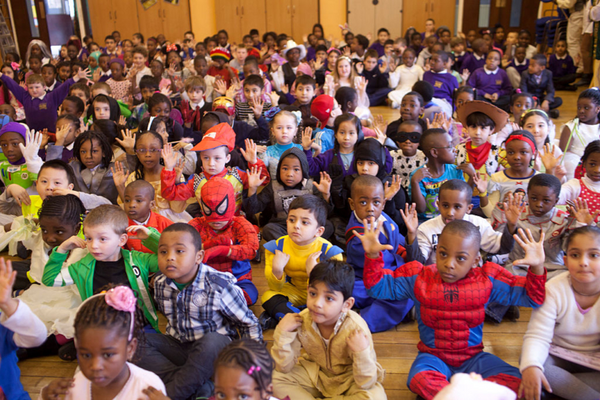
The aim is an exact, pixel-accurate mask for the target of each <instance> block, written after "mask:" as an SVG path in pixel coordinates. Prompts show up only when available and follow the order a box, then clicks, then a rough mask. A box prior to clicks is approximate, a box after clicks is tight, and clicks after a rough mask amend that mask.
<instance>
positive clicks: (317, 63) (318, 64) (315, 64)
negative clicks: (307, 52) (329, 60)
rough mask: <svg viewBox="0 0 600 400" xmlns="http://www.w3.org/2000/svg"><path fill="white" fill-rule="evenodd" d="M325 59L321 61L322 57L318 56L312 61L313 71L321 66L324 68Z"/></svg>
mask: <svg viewBox="0 0 600 400" xmlns="http://www.w3.org/2000/svg"><path fill="white" fill-rule="evenodd" d="M323 65H324V64H323V61H321V59H320V58H317V59H316V60H315V61H314V62H313V63H312V65H311V66H312V67H313V72H315V71H318V70H320V69H321V68H323Z"/></svg>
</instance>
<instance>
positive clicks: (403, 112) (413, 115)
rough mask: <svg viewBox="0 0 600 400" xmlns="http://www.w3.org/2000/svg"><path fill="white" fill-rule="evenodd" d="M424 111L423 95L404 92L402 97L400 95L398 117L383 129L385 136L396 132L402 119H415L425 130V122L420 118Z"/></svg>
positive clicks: (422, 129)
mask: <svg viewBox="0 0 600 400" xmlns="http://www.w3.org/2000/svg"><path fill="white" fill-rule="evenodd" d="M429 86H431V85H429ZM424 111H425V100H424V99H423V96H421V94H420V93H418V92H415V91H410V92H408V93H406V94H405V95H404V97H402V101H401V103H400V118H398V119H397V120H395V121H392V122H390V123H389V124H388V126H387V129H386V131H385V134H386V136H388V137H390V136H391V135H393V134H394V133H396V132H398V127H399V126H400V124H401V123H402V122H404V121H415V122H417V123H418V124H419V125H421V131H425V130H426V129H427V123H426V122H425V121H424V120H422V119H421V118H420V116H421V115H423V112H424Z"/></svg>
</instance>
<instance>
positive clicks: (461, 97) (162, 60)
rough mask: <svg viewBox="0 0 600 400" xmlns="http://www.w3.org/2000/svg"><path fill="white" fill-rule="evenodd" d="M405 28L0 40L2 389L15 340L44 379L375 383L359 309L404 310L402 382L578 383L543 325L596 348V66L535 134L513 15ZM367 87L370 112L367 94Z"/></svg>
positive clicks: (185, 393)
mask: <svg viewBox="0 0 600 400" xmlns="http://www.w3.org/2000/svg"><path fill="white" fill-rule="evenodd" d="M428 28H429V29H428V30H427V32H425V33H423V34H422V35H421V34H419V33H417V32H414V33H408V32H407V38H410V41H406V40H405V39H402V38H401V39H400V40H397V41H391V40H390V39H389V33H387V31H386V30H385V29H380V31H379V32H378V40H377V41H376V42H375V43H373V45H372V46H371V47H370V48H369V43H368V39H367V38H366V37H365V36H363V35H356V36H354V35H353V34H352V33H351V32H347V33H346V35H345V43H339V44H338V46H337V47H330V48H328V47H327V46H331V44H330V43H327V40H326V39H325V37H324V34H323V28H322V27H321V26H320V25H318V24H317V25H315V28H314V29H313V33H312V34H311V35H310V36H309V37H308V38H307V41H308V43H307V46H308V50H312V51H307V46H305V45H304V44H297V43H296V42H294V41H293V40H292V39H290V38H288V37H287V36H286V35H285V34H282V35H277V34H275V33H272V32H268V33H266V34H265V35H264V36H263V38H262V39H263V40H262V42H261V40H260V37H259V35H258V32H255V31H253V32H251V33H250V34H249V35H247V36H246V37H244V41H243V45H242V44H240V45H238V46H237V48H234V47H235V46H234V45H230V44H229V43H228V36H227V32H225V31H220V32H219V33H218V35H216V36H215V37H214V38H207V40H205V41H204V42H198V43H195V39H194V35H193V33H191V32H188V33H186V35H185V40H184V42H183V46H179V44H172V43H170V42H167V41H166V40H165V38H164V36H162V35H161V36H162V37H161V36H159V37H157V38H150V39H148V40H147V43H146V45H144V38H143V36H142V35H140V34H136V35H135V37H134V38H133V39H134V40H131V41H130V40H128V39H124V40H122V41H121V40H120V35H118V36H117V35H114V34H113V35H111V36H109V37H107V38H105V45H106V48H104V49H100V48H99V46H98V45H97V44H96V43H94V42H93V40H92V39H91V38H89V37H87V38H85V39H84V42H85V47H82V45H81V42H79V41H78V39H77V40H75V39H73V43H70V44H69V45H68V46H66V50H67V51H66V54H65V55H62V54H61V57H63V58H64V59H65V60H62V61H61V62H60V63H58V64H56V65H54V63H53V62H48V63H45V62H44V63H43V62H42V61H41V60H42V58H43V56H47V55H49V52H48V49H47V48H46V47H45V45H44V44H43V42H41V41H33V42H32V43H31V44H30V46H29V50H30V51H28V58H27V63H26V64H25V65H19V64H18V62H19V60H17V59H14V60H13V62H12V63H11V64H6V65H5V66H4V67H3V68H2V75H1V76H0V79H1V81H2V85H3V87H4V88H5V89H6V91H5V97H4V100H5V104H4V105H1V106H0V112H2V113H3V114H0V126H1V129H0V149H1V150H2V157H3V159H2V161H1V162H0V180H2V182H3V184H4V186H5V189H4V191H3V192H2V194H1V195H0V221H1V222H2V225H3V227H4V232H3V234H2V236H1V238H0V243H2V246H3V248H6V247H8V251H9V254H10V255H14V256H18V257H19V258H21V259H23V261H14V262H12V263H11V262H10V261H7V262H4V260H1V259H0V311H1V314H0V357H1V359H2V363H0V389H1V390H3V391H4V395H5V396H6V398H11V399H12V398H27V394H26V393H25V392H24V390H23V387H22V385H21V383H20V380H19V373H18V369H17V365H16V360H17V356H18V357H19V358H20V359H25V358H32V357H36V356H40V355H47V354H58V355H59V356H60V357H61V358H62V359H64V360H75V359H77V361H78V363H79V371H78V372H77V374H76V375H75V377H74V378H73V379H58V380H55V381H53V382H52V383H50V384H49V385H47V386H46V387H45V388H44V389H43V390H42V392H41V394H40V397H41V398H43V399H53V398H58V397H59V396H62V395H66V398H73V399H74V398H77V399H80V398H89V399H91V398H115V399H126V398H127V399H129V398H149V399H164V398H167V397H166V396H168V398H171V399H190V398H193V399H196V398H208V397H210V396H211V395H213V394H214V396H215V398H217V399H233V398H255V399H269V398H281V399H283V398H285V397H286V396H288V397H289V398H290V399H292V400H295V399H314V398H356V399H366V398H368V399H385V398H386V394H385V391H384V388H383V381H384V370H383V368H382V367H381V365H380V364H379V363H378V362H377V355H376V353H375V349H374V345H373V339H372V336H371V334H372V333H376V332H383V331H387V330H389V329H391V328H393V327H394V326H396V325H397V324H399V323H401V322H408V321H412V320H416V321H417V322H418V327H419V334H420V339H421V340H420V342H419V344H418V345H417V348H418V351H419V354H418V356H417V358H416V360H415V361H414V363H413V365H412V367H411V370H410V372H409V374H408V382H407V385H408V387H409V389H410V390H411V391H413V392H415V393H416V394H417V395H418V396H420V397H421V398H424V399H433V398H434V397H436V395H439V396H443V394H444V390H443V389H444V388H445V387H446V386H448V385H449V384H451V383H450V381H451V377H452V376H453V375H455V374H460V373H472V372H476V373H478V374H480V375H481V378H482V379H483V380H485V381H489V382H494V384H491V383H490V386H489V391H490V392H489V393H490V396H491V393H493V392H494V390H501V389H502V388H500V389H499V386H498V385H501V386H504V387H507V388H509V389H510V391H511V393H512V396H513V398H514V397H516V396H517V394H518V395H519V396H521V395H523V396H524V397H525V398H526V399H528V400H532V399H536V400H537V399H539V397H540V395H541V393H542V386H543V387H544V388H545V390H546V391H552V392H553V393H555V394H558V395H559V396H561V397H564V398H567V399H597V398H598V397H599V396H600V386H599V385H598V384H597V377H598V372H595V371H594V370H593V369H590V368H588V367H586V366H581V365H579V364H577V362H573V361H566V360H564V359H563V358H561V357H560V356H559V355H554V354H555V353H552V351H553V350H552V349H554V348H555V347H560V348H563V349H566V350H569V351H574V352H579V353H586V352H590V351H597V350H598V342H599V340H598V339H600V329H598V325H597V322H596V319H595V317H594V311H593V308H594V307H596V302H597V299H598V297H599V296H600V278H599V276H598V274H599V273H600V270H598V268H599V267H598V265H596V264H597V262H596V259H597V254H598V251H599V250H598V248H599V247H600V229H598V228H597V227H596V223H597V222H598V215H599V214H600V198H599V197H598V196H599V195H598V193H600V184H599V183H598V182H600V131H599V127H600V121H599V120H598V118H599V115H600V90H598V89H596V88H592V89H588V90H584V91H582V92H581V93H580V95H579V98H578V101H577V110H578V114H577V117H576V118H574V119H573V120H572V121H570V122H568V123H567V124H566V125H565V126H564V128H562V131H561V132H560V133H559V135H560V136H559V138H560V139H559V140H556V139H555V137H557V135H556V132H555V126H554V124H553V123H552V119H551V116H552V115H553V114H552V113H551V112H550V111H552V110H555V108H556V107H558V102H559V99H558V98H557V97H554V90H553V89H552V90H550V89H551V87H552V79H553V77H552V73H550V72H549V71H547V70H546V69H545V63H546V59H545V57H544V56H541V55H535V54H534V50H531V48H530V47H531V46H529V45H528V39H527V38H526V37H528V34H526V32H521V33H520V34H519V36H518V43H519V45H518V46H516V45H514V44H511V43H512V42H511V41H508V42H507V43H506V44H503V43H497V42H495V41H494V40H501V38H500V39H499V36H498V35H496V37H495V39H494V40H492V41H490V43H488V40H487V39H486V38H485V35H484V38H476V37H473V36H472V35H470V34H469V35H468V38H466V39H461V40H459V39H458V38H455V39H456V40H455V39H452V38H451V37H450V31H449V30H444V29H440V30H439V31H438V32H437V33H436V31H435V27H434V24H433V21H428ZM488 36H489V35H488ZM522 38H523V39H522ZM87 39H89V40H87ZM390 42H391V43H390ZM421 42H424V43H425V44H427V47H423V46H421V45H420V43H421ZM492 44H493V46H492ZM78 46H79V47H78ZM502 46H504V48H503V49H500V48H502ZM448 47H450V49H451V50H453V51H454V55H455V56H457V57H456V58H458V56H459V55H460V56H461V57H463V58H462V59H457V60H454V61H455V62H456V64H455V65H459V66H458V67H456V69H457V70H458V71H459V72H457V73H451V72H450V70H451V68H452V60H453V59H454V58H455V57H454V56H452V57H451V56H450V55H449V53H448V50H450V49H448ZM491 47H494V48H495V49H494V50H489V51H488V49H489V48H491ZM469 49H470V50H469ZM563 50H564V49H563ZM471 51H472V52H471ZM556 51H557V56H560V55H559V54H558V53H559V51H560V50H559V46H556ZM503 52H504V53H506V54H511V56H510V57H509V59H510V58H512V54H513V53H514V59H511V60H510V62H512V63H513V64H514V65H513V67H509V68H507V71H506V72H504V70H502V69H500V64H501V63H502V64H504V61H506V60H507V58H505V56H504V54H503ZM232 53H235V54H236V57H235V60H234V61H235V62H234V61H233V60H231V54H232ZM9 55H10V54H9ZM15 56H16V55H12V56H11V57H13V58H14V57H15ZM521 56H523V59H520V57H521ZM17 57H18V56H17ZM560 57H562V56H560ZM47 58H51V55H50V57H47ZM519 59H520V61H519ZM542 59H543V60H542ZM561 59H562V58H561ZM67 60H68V61H67ZM399 60H402V61H401V62H402V65H400V66H398V67H396V66H397V65H398V63H399V62H400V61H399ZM524 60H525V61H524ZM46 61H48V60H46ZM64 63H66V64H64ZM523 63H527V64H528V68H529V69H528V70H524V71H522V74H521V75H519V76H518V77H520V79H521V80H520V83H519V85H517V86H518V87H520V88H521V91H519V92H513V78H515V77H514V76H512V77H511V75H510V74H509V71H510V68H519V67H521V66H522V65H523ZM479 64H480V65H479ZM165 65H168V66H169V67H168V70H167V71H166V70H165V67H164V66H165ZM477 65H479V66H477ZM423 66H427V68H425V69H427V71H425V72H424V71H423V69H422V67H423ZM66 67H69V68H70V69H71V70H70V72H67V71H65V72H64V74H63V73H62V70H63V69H64V70H66V69H67V68H66ZM53 68H54V69H58V71H59V72H61V74H60V75H61V76H60V79H61V80H63V82H62V83H60V82H58V81H55V80H52V79H50V73H49V72H48V71H52V70H53ZM469 68H472V70H470V69H469ZM21 69H22V70H21ZM25 70H27V72H26V73H24V75H25V76H26V78H25V79H26V80H25V84H26V89H24V88H22V87H21V86H19V83H18V82H17V81H18V79H20V78H19V77H20V75H21V73H22V72H25ZM44 70H46V72H47V73H46V72H44ZM465 70H468V71H470V74H469V73H468V72H465ZM11 71H12V72H11ZM70 75H72V78H71V77H69V76H70ZM457 75H458V78H460V79H461V80H462V81H467V82H468V83H469V84H470V86H467V85H462V86H459V84H458V80H457ZM468 75H470V77H468ZM490 77H494V79H495V80H494V79H492V80H493V81H490V79H489V78H490ZM46 78H47V79H46ZM53 79H55V78H53ZM392 82H393V83H394V84H393V85H392V86H395V90H392V89H394V87H388V86H387V85H388V84H391V83H392ZM471 83H472V85H471ZM563 83H564V84H565V85H566V84H568V83H565V82H563ZM378 85H380V86H378ZM496 86H497V87H498V88H496ZM384 87H385V88H384ZM497 89H498V91H496V90H497ZM386 96H387V98H389V99H390V101H391V102H392V105H394V104H396V105H397V107H398V108H399V110H400V118H399V119H398V120H396V121H392V122H390V123H389V124H386V123H385V122H384V121H383V118H381V117H380V116H378V117H375V118H372V115H371V113H370V111H369V106H373V105H377V104H382V103H384V102H385V99H386ZM13 99H14V101H12V100H13ZM18 107H21V108H22V110H23V113H21V114H20V113H19V112H17V108H18ZM505 110H506V111H505ZM507 111H509V112H507ZM262 239H264V244H262V245H261V240H262ZM263 256H264V265H265V278H266V281H267V284H268V290H265V291H262V292H259V289H258V288H257V286H256V285H255V283H254V282H253V268H252V262H253V261H254V262H256V261H261V259H262V257H263ZM547 279H552V280H551V281H550V282H549V283H548V285H547V286H546V280H547ZM259 295H260V296H261V303H260V304H261V305H262V309H263V310H264V311H263V312H262V314H260V315H259V317H257V316H256V315H255V313H254V312H253V310H252V309H251V308H250V307H252V306H253V305H255V304H256V303H257V301H258V297H259ZM516 306H521V307H531V308H534V309H536V310H535V311H534V312H533V314H532V318H531V322H530V325H529V328H528V331H527V334H526V336H525V341H524V346H523V355H522V358H521V363H520V367H519V368H516V367H513V366H510V365H509V364H507V363H506V362H504V361H502V360H501V359H500V358H498V357H497V356H495V355H492V354H490V353H486V352H483V339H482V333H483V322H484V320H488V321H491V322H495V323H500V322H501V321H502V320H503V319H515V318H518V308H517V307H516ZM159 312H160V313H162V314H163V315H164V317H165V318H166V320H167V326H166V331H165V332H164V333H162V332H161V330H160V329H159V323H158V321H159V319H158V315H159V314H158V313H159ZM273 328H274V329H275V332H274V335H273V341H274V343H273V347H272V348H271V350H270V352H269V351H267V350H266V348H265V347H264V345H263V344H262V342H263V331H265V330H268V329H273ZM580 328H581V329H580ZM551 344H552V346H551ZM17 348H18V349H19V350H18V351H17ZM301 349H303V350H304V353H302V352H301ZM549 354H552V355H549ZM457 381H458V380H457ZM452 384H454V380H453V381H452ZM496 384H498V385H496ZM0 393H1V392H0ZM272 396H274V397H272ZM436 398H443V397H436ZM486 398H493V397H486Z"/></svg>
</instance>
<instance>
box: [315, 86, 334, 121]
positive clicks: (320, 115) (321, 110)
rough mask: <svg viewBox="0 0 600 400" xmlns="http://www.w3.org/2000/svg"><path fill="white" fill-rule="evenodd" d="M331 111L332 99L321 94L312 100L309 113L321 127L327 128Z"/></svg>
mask: <svg viewBox="0 0 600 400" xmlns="http://www.w3.org/2000/svg"><path fill="white" fill-rule="evenodd" d="M331 111H333V97H331V96H329V95H326V94H322V95H320V96H318V97H317V98H316V99H314V100H313V102H312V104H311V105H310V112H311V114H312V115H313V117H315V118H316V119H318V120H319V121H320V122H321V127H323V128H324V127H325V126H327V121H328V120H329V117H330V116H331Z"/></svg>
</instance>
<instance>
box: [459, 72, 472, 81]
mask: <svg viewBox="0 0 600 400" xmlns="http://www.w3.org/2000/svg"><path fill="white" fill-rule="evenodd" d="M469 76H471V73H470V72H469V70H468V69H463V72H462V74H460V77H461V78H462V80H463V82H466V81H468V80H469Z"/></svg>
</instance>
